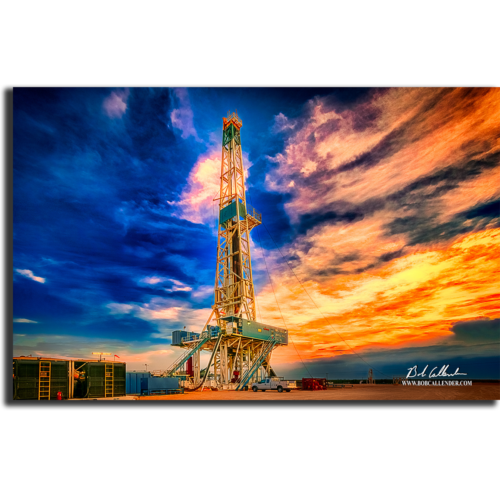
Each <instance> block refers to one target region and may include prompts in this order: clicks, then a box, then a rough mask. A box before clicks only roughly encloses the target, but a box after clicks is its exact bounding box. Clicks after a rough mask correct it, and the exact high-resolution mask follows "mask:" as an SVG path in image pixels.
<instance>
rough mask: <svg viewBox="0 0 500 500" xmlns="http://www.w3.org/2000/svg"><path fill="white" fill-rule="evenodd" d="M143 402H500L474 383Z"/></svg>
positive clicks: (195, 395)
mask: <svg viewBox="0 0 500 500" xmlns="http://www.w3.org/2000/svg"><path fill="white" fill-rule="evenodd" d="M137 399H138V400H140V401H150V400H168V401H356V400H361V401H370V400H374V401H383V400H398V401H412V400H419V401H435V400H495V399H500V384H493V383H490V384H488V383H480V382H478V383H473V384H472V386H463V387H462V386H421V387H419V386H403V385H391V384H381V385H376V384H375V385H372V386H368V385H354V386H353V387H352V388H350V387H348V388H339V389H327V390H326V391H301V390H294V391H291V392H289V393H287V392H283V393H278V392H277V391H266V392H256V393H255V392H252V391H242V392H236V391H204V392H185V393H184V394H175V395H170V396H140V397H139V396H138V397H137Z"/></svg>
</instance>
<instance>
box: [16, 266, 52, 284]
mask: <svg viewBox="0 0 500 500" xmlns="http://www.w3.org/2000/svg"><path fill="white" fill-rule="evenodd" d="M15 271H16V272H17V273H19V274H21V275H22V276H25V277H26V278H30V279H32V280H34V281H38V283H45V278H41V277H40V276H35V275H34V274H33V271H30V270H29V269H15Z"/></svg>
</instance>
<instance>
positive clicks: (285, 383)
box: [252, 377, 297, 392]
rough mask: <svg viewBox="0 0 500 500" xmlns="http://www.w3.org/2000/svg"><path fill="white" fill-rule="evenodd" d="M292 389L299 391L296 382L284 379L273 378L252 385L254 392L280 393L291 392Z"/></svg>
mask: <svg viewBox="0 0 500 500" xmlns="http://www.w3.org/2000/svg"><path fill="white" fill-rule="evenodd" d="M292 389H297V384H296V383H295V380H283V377H271V378H265V379H263V380H261V381H260V382H256V383H253V384H252V391H253V392H257V391H262V392H265V391H267V390H271V391H272V390H275V391H278V392H283V391H286V392H290V391H291V390H292Z"/></svg>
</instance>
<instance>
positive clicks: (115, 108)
mask: <svg viewBox="0 0 500 500" xmlns="http://www.w3.org/2000/svg"><path fill="white" fill-rule="evenodd" d="M129 93H130V90H129V89H124V90H113V92H111V94H110V95H109V96H108V97H106V99H104V102H103V103H102V107H103V109H104V111H105V113H106V114H107V115H108V116H109V117H110V118H121V117H122V116H123V115H124V114H125V112H126V111H127V99H128V96H129Z"/></svg>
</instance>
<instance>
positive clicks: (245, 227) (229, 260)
mask: <svg viewBox="0 0 500 500" xmlns="http://www.w3.org/2000/svg"><path fill="white" fill-rule="evenodd" d="M230 127H234V129H231V130H229V129H230ZM241 127H242V122H241V120H240V119H239V117H238V115H237V114H236V113H232V114H228V116H227V117H226V118H223V142H222V161H221V175H220V196H219V198H218V200H219V214H220V213H221V211H222V210H223V209H224V208H225V207H228V206H229V205H231V204H232V203H235V205H236V215H235V216H234V217H233V218H231V219H229V220H228V221H225V222H224V223H223V224H221V223H220V219H219V225H218V238H217V270H216V275H215V299H214V305H213V306H212V313H211V314H210V317H209V318H208V321H207V322H206V324H205V326H204V328H203V330H202V331H205V329H206V328H207V325H208V324H209V323H210V321H211V320H212V318H215V320H216V322H217V325H218V326H219V328H220V332H221V333H220V335H222V336H223V338H222V340H221V342H220V344H219V347H218V348H217V352H215V355H214V358H213V374H214V379H215V380H216V382H217V384H218V385H219V386H224V387H228V388H235V387H236V385H237V384H238V381H239V380H235V381H234V382H233V380H234V379H235V376H234V372H235V371H237V372H239V377H238V378H240V377H241V376H242V375H243V374H244V373H245V372H247V371H248V370H249V369H250V367H251V366H252V364H253V363H254V361H255V360H256V359H257V357H259V356H260V354H261V353H262V350H263V349H264V347H265V345H266V344H267V341H266V340H258V339H252V338H249V337H243V336H242V335H239V334H238V331H237V329H231V328H230V325H231V322H230V321H227V320H226V319H224V318H227V317H228V316H231V317H235V318H240V317H243V318H244V317H246V318H247V319H249V320H253V321H255V320H256V314H257V311H256V304H255V292H254V285H253V276H252V259H251V253H250V231H251V230H252V229H253V228H254V227H256V226H258V225H259V224H261V218H260V214H257V213H256V212H255V211H254V210H249V209H248V207H247V204H246V194H245V172H244V167H243V153H242V150H241V140H240V133H239V132H240V129H241ZM229 131H230V132H231V134H228V135H226V132H229ZM227 137H230V140H225V138H227ZM240 203H241V205H242V206H243V207H244V210H245V213H241V212H240ZM191 345H192V342H186V343H185V344H184V347H186V348H190V346H191ZM216 345H217V339H216V338H213V339H210V340H209V341H208V342H207V343H206V344H205V345H204V346H203V348H202V349H201V350H204V351H213V350H214V349H215V348H216ZM201 350H200V351H198V352H197V353H195V354H194V355H193V369H194V377H193V378H194V380H193V383H194V385H195V386H197V385H198V384H199V382H200V352H201ZM271 354H272V351H271V352H270V353H269V354H268V356H267V357H266V360H265V362H264V363H263V364H262V368H261V369H260V370H258V371H257V372H256V373H255V374H254V376H253V377H252V379H251V381H250V382H252V381H255V380H258V379H259V376H265V373H266V372H267V373H270V371H271V365H270V361H271ZM210 368H211V366H208V367H207V370H210ZM232 386H234V387H232Z"/></svg>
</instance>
